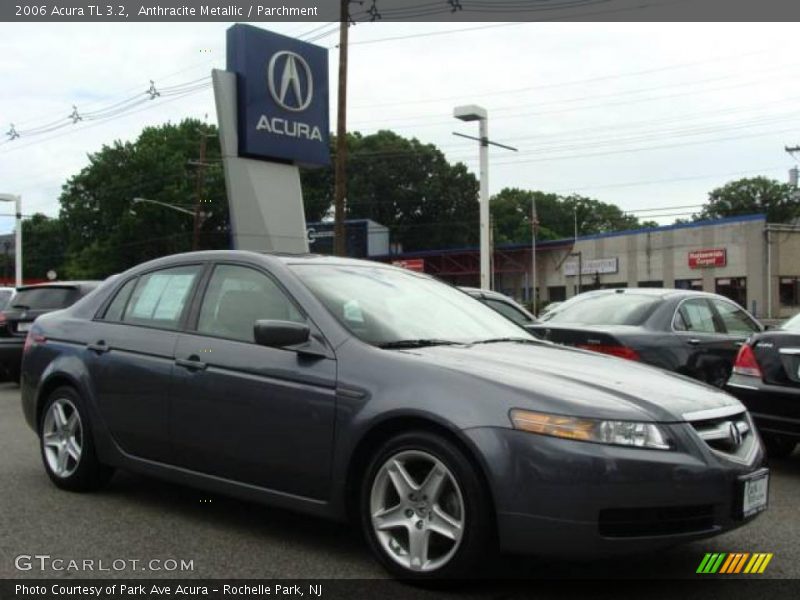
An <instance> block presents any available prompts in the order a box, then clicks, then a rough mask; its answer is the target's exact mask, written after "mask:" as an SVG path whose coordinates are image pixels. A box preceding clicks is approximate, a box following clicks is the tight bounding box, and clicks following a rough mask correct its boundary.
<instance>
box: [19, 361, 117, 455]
mask: <svg viewBox="0 0 800 600" xmlns="http://www.w3.org/2000/svg"><path fill="white" fill-rule="evenodd" d="M80 352H81V349H78V348H74V349H73V351H71V352H63V349H62V351H61V352H60V353H59V354H58V355H57V356H56V357H55V358H54V359H53V360H52V361H50V362H49V364H48V365H47V366H46V367H45V369H44V370H43V371H42V374H41V376H40V377H39V382H38V385H37V386H36V392H35V398H36V413H35V414H36V415H37V416H38V415H41V410H42V408H43V405H44V403H45V402H46V401H47V396H48V395H49V393H50V391H51V390H53V389H55V388H56V387H60V385H59V383H57V382H63V384H64V385H69V386H71V387H73V388H75V390H76V391H77V392H78V394H80V396H81V398H82V399H83V400H84V405H85V408H86V410H87V411H88V413H89V420H90V421H91V430H92V435H93V437H94V442H95V448H96V449H97V453H98V456H99V458H100V459H101V460H108V459H110V458H111V457H112V456H116V454H117V451H116V449H115V445H114V443H113V440H112V438H111V433H110V431H109V429H108V427H107V425H106V423H105V421H104V420H103V417H102V416H101V414H100V411H99V409H98V406H97V398H96V396H95V393H94V386H93V385H92V382H91V381H92V380H91V377H90V375H89V370H88V369H87V367H86V364H85V363H84V361H83V359H82V358H81V356H80V355H79V353H80ZM36 428H37V433H38V423H37V424H36Z"/></svg>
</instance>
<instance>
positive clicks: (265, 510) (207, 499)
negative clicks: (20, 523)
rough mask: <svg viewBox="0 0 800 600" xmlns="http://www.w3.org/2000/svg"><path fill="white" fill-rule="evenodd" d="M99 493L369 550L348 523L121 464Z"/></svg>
mask: <svg viewBox="0 0 800 600" xmlns="http://www.w3.org/2000/svg"><path fill="white" fill-rule="evenodd" d="M101 493H103V494H106V495H114V496H120V497H124V498H125V499H126V500H129V501H132V502H136V503H138V504H149V505H150V508H155V509H157V510H158V511H159V512H163V513H170V512H173V513H176V514H177V515H178V516H180V518H182V519H190V520H192V521H197V522H202V523H204V524H207V523H209V522H213V523H214V525H215V527H218V528H225V529H229V530H235V531H234V533H237V534H249V535H253V534H255V535H256V536H264V537H268V538H273V539H274V538H290V539H291V540H292V542H293V543H297V544H303V545H309V546H314V547H315V548H316V549H317V550H320V549H322V550H323V551H325V550H328V551H335V552H337V553H347V554H353V555H363V556H368V554H367V550H366V548H364V547H362V544H361V540H360V538H359V536H358V535H356V534H354V533H353V531H352V529H351V528H349V527H348V526H347V525H345V524H342V523H337V522H334V521H329V520H326V519H320V518H315V517H311V516H307V515H303V514H300V513H295V512H292V511H289V510H285V509H281V508H275V507H271V506H267V505H264V504H259V503H255V502H249V501H246V500H239V499H237V498H232V497H229V496H225V495H220V494H215V493H212V492H207V491H204V490H198V489H196V488H193V487H190V486H185V485H181V484H175V483H170V482H166V481H162V480H160V479H156V478H152V477H148V476H145V475H139V474H138V473H131V472H129V471H124V470H118V471H117V472H116V473H115V475H114V478H113V479H112V481H111V483H110V484H109V485H108V487H107V488H105V489H104V490H103V492H101ZM320 546H322V548H320Z"/></svg>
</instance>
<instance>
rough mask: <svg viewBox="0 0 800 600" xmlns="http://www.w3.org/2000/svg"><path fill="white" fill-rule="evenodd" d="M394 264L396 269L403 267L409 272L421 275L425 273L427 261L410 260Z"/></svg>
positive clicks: (396, 261)
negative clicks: (416, 272)
mask: <svg viewBox="0 0 800 600" xmlns="http://www.w3.org/2000/svg"><path fill="white" fill-rule="evenodd" d="M392 264H393V265H394V266H395V267H402V268H403V269H408V270H409V271H418V272H419V273H424V272H425V259H424V258H409V259H408V260H393V261H392Z"/></svg>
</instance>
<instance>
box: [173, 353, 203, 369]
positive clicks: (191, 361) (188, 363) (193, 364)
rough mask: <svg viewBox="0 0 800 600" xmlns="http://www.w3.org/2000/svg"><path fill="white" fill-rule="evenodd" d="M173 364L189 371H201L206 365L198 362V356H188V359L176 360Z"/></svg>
mask: <svg viewBox="0 0 800 600" xmlns="http://www.w3.org/2000/svg"><path fill="white" fill-rule="evenodd" d="M175 364H176V365H178V366H179V367H183V368H184V369H189V370H190V371H202V370H203V369H205V368H206V366H207V365H206V363H204V362H203V361H201V360H200V358H199V357H198V356H194V355H192V356H190V357H189V358H176V359H175Z"/></svg>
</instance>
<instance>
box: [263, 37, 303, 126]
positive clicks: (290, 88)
mask: <svg viewBox="0 0 800 600" xmlns="http://www.w3.org/2000/svg"><path fill="white" fill-rule="evenodd" d="M301 71H302V72H303V75H304V76H303V77H301V74H300V73H301ZM278 73H280V75H279V76H278ZM267 84H268V86H269V93H270V95H271V96H272V99H273V100H275V102H276V103H277V104H278V106H280V107H281V108H284V109H286V110H291V111H293V112H301V111H304V110H305V109H307V108H308V107H309V105H310V104H311V100H312V99H313V98H314V78H313V77H312V75H311V67H309V66H308V63H307V62H306V60H305V59H304V58H303V57H302V56H300V55H299V54H296V53H294V52H289V51H288V50H283V51H281V52H276V53H275V54H273V56H272V58H271V59H270V61H269V66H268V67H267Z"/></svg>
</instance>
